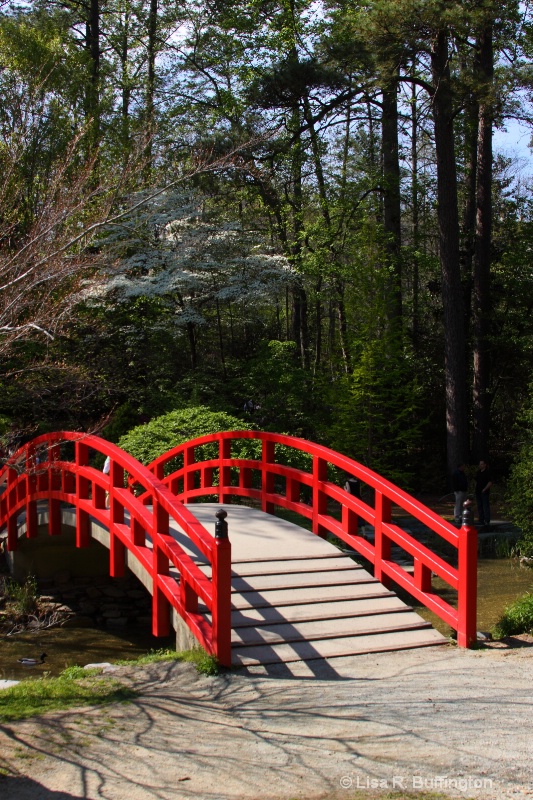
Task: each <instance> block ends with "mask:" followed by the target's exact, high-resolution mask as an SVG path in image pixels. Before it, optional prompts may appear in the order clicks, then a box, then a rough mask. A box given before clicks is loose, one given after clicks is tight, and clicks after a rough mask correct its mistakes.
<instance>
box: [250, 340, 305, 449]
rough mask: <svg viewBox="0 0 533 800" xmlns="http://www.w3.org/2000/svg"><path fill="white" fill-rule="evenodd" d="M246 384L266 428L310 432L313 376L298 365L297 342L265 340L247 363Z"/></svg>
mask: <svg viewBox="0 0 533 800" xmlns="http://www.w3.org/2000/svg"><path fill="white" fill-rule="evenodd" d="M244 384H245V389H246V392H247V394H248V396H249V397H250V398H252V400H253V401H254V403H256V405H258V406H259V408H258V410H257V412H256V414H255V418H257V419H258V420H259V421H260V425H261V428H262V429H263V430H274V431H277V432H281V431H283V432H284V433H289V434H291V435H293V436H304V437H306V436H307V435H308V433H309V430H310V428H311V423H310V420H309V411H310V402H309V401H310V392H309V376H308V374H307V373H306V371H305V370H304V369H303V368H302V367H301V366H299V364H298V361H297V359H296V345H295V343H294V342H281V341H277V340H272V341H269V342H263V343H262V346H261V348H260V350H259V351H258V353H257V356H256V357H255V358H254V359H252V360H251V361H250V362H249V363H248V365H247V374H246V378H245V381H244Z"/></svg>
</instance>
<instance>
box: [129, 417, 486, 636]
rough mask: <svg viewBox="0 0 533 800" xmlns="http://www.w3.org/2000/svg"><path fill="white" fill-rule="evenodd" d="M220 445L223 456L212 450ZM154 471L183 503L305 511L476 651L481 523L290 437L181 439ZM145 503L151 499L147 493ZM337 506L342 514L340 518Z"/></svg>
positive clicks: (321, 530) (234, 434) (318, 530)
mask: <svg viewBox="0 0 533 800" xmlns="http://www.w3.org/2000/svg"><path fill="white" fill-rule="evenodd" d="M213 448H215V452H214V453H213V452H210V449H211V451H212V450H213ZM243 453H244V455H243ZM206 454H207V457H206ZM176 464H177V465H178V466H177V468H176ZM149 469H150V470H151V471H152V472H153V473H154V475H155V476H157V478H159V479H160V480H161V481H162V482H163V483H164V484H165V485H166V486H168V487H169V489H170V491H171V493H172V494H173V495H174V496H176V497H177V498H178V499H179V500H180V501H183V502H184V503H187V502H194V501H196V500H198V499H199V498H202V497H203V498H205V497H206V496H210V497H216V498H218V500H219V501H220V502H229V501H230V499H231V497H233V496H239V497H246V498H249V499H250V500H254V501H256V502H258V503H259V504H260V505H261V508H262V510H263V511H266V512H268V513H273V512H274V509H275V507H276V506H280V507H281V508H285V509H288V510H290V511H293V512H296V513H297V514H300V515H301V516H303V517H305V518H307V519H308V520H310V521H311V525H312V530H313V532H314V533H315V534H317V535H319V536H323V537H325V536H326V535H327V534H328V533H330V534H333V535H334V536H336V537H337V538H338V539H340V540H342V542H344V543H345V544H347V545H348V546H349V547H351V548H352V549H353V550H355V551H356V552H357V553H359V554H360V555H362V556H363V557H364V558H365V559H367V560H368V561H369V562H370V563H371V564H372V565H373V567H374V575H375V577H376V578H377V579H378V580H379V581H381V582H382V583H383V584H384V585H385V586H389V585H390V583H391V582H392V581H394V582H395V583H396V584H397V585H398V586H400V587H401V588H402V589H404V590H406V591H407V592H409V593H410V594H411V595H412V596H413V597H414V598H416V600H418V601H419V602H420V603H422V604H423V605H425V606H426V607H427V608H428V609H430V610H431V611H433V612H434V613H435V614H436V615H437V616H439V617H440V618H441V619H442V620H444V622H446V623H447V624H448V625H450V627H451V628H453V629H455V630H456V631H457V643H458V644H459V645H460V646H462V647H468V646H470V644H472V643H473V642H474V641H475V640H476V603H477V533H476V529H475V528H474V527H473V526H471V525H463V526H462V528H460V529H459V530H458V529H456V528H455V527H453V526H452V525H450V524H449V523H448V522H447V521H446V520H444V519H442V517H439V516H438V515H437V514H435V513H434V512H433V511H431V510H430V509H429V508H427V507H426V506H424V505H423V504H422V503H420V502H418V501H417V500H415V499H414V498H413V497H411V496H410V495H408V494H407V493H406V492H404V491H403V490H402V489H400V488H398V487H397V486H395V485H394V484H392V483H390V482H389V481H387V480H385V479H384V478H382V477H380V476H379V475H378V474H377V473H375V472H373V471H372V470H369V469H367V468H366V467H364V466H363V465H362V464H359V463H358V462H356V461H354V460H353V459H350V458H348V457H346V456H343V455H341V454H339V453H336V452H335V451H333V450H330V449H329V448H326V447H323V446H321V445H317V444H313V443H311V442H308V441H306V440H304V439H297V438H294V437H291V436H283V435H279V434H274V433H265V432H257V431H231V432H224V433H216V434H211V435H208V436H203V437H201V438H199V439H195V440H194V441H190V442H187V443H185V444H182V445H179V446H177V447H175V448H173V449H172V450H170V451H169V452H167V453H165V454H164V455H162V456H161V457H160V458H157V459H156V460H155V461H153V462H152V463H151V464H150V465H149ZM339 474H342V475H344V476H345V477H346V476H353V477H355V478H356V479H358V480H359V481H360V482H361V483H362V484H364V486H365V487H366V491H367V493H368V494H370V495H372V497H373V500H372V501H371V502H370V501H369V502H367V501H366V500H363V499H361V498H359V497H356V496H354V495H352V494H350V493H349V492H347V491H345V489H344V488H343V487H342V486H340V485H339V483H338V482H337V480H338V479H339ZM339 482H340V481H339ZM342 483H343V484H344V479H343V480H342ZM140 499H141V500H142V502H149V497H148V496H147V495H146V496H144V497H141V498H140ZM332 507H333V508H336V509H337V511H338V513H337V515H336V516H335V515H334V513H332ZM393 508H394V509H395V510H396V509H399V510H400V511H403V512H404V513H407V514H408V515H410V516H412V517H414V518H415V519H416V520H418V521H419V522H421V523H422V524H423V525H425V526H426V527H427V528H428V529H429V530H430V531H432V532H433V534H435V535H436V536H437V537H438V539H437V541H439V542H445V543H446V547H447V549H448V550H450V551H451V557H450V558H449V559H448V558H446V559H445V558H443V557H442V556H441V555H439V554H438V553H436V552H433V551H432V550H431V549H430V548H429V547H428V546H426V545H425V544H423V543H421V542H419V541H418V540H417V539H416V538H415V537H414V536H412V535H411V534H410V533H409V532H408V531H406V530H403V529H402V528H401V527H400V526H399V525H397V524H395V522H394V520H393V516H392V511H393ZM359 520H363V521H364V522H366V523H368V524H369V525H371V526H373V529H374V541H373V542H371V541H368V540H367V539H366V538H365V537H364V536H363V535H361V533H360V530H359ZM393 545H396V546H399V547H400V548H401V549H402V550H403V551H404V552H405V553H406V554H408V555H409V556H411V557H412V559H413V563H414V569H413V573H412V574H410V573H409V572H408V571H407V570H405V569H404V568H403V567H402V566H400V564H398V563H397V562H396V561H395V560H394V559H393V558H392V553H391V551H392V546H393ZM437 549H440V548H437ZM433 575H437V576H438V577H439V578H441V579H442V580H443V581H444V582H445V583H446V584H447V585H448V586H449V587H450V588H451V589H452V590H453V592H454V593H456V597H457V601H456V603H455V605H454V604H453V603H449V602H447V600H445V599H444V598H443V597H441V596H440V595H439V594H438V593H437V592H436V591H435V590H434V588H433V585H432V576H433Z"/></svg>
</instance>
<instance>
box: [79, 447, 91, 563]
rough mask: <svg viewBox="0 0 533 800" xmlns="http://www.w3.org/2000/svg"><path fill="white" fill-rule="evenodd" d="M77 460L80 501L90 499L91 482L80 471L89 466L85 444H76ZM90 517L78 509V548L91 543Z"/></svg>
mask: <svg viewBox="0 0 533 800" xmlns="http://www.w3.org/2000/svg"><path fill="white" fill-rule="evenodd" d="M75 454H76V455H75V459H76V496H77V498H78V500H88V499H89V489H90V485H91V482H90V481H89V479H88V478H84V477H83V476H82V475H80V473H79V470H80V468H82V467H87V466H88V465H89V448H88V447H87V445H86V444H84V443H83V442H80V441H78V442H76V443H75ZM89 524H90V517H89V514H88V513H87V512H86V511H82V510H81V508H80V507H79V506H77V508H76V547H88V546H89V542H90V535H89Z"/></svg>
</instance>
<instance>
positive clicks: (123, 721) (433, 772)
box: [0, 646, 533, 800]
mask: <svg viewBox="0 0 533 800" xmlns="http://www.w3.org/2000/svg"><path fill="white" fill-rule="evenodd" d="M114 676H115V677H121V678H123V679H124V680H129V681H132V682H133V683H134V684H135V685H136V686H137V687H138V688H139V689H140V690H141V695H140V696H139V697H138V698H137V699H135V700H134V701H133V702H132V703H127V704H121V705H116V706H108V707H106V708H100V709H94V708H91V709H84V710H83V711H68V712H56V713H52V714H48V715H45V716H43V717H40V718H38V719H33V720H28V721H25V722H19V723H13V724H9V725H4V726H0V766H1V767H2V772H3V773H4V774H8V775H9V777H4V778H1V777H0V797H1V798H2V800H67V798H88V799H90V800H97V798H98V799H100V798H105V799H106V800H182V799H183V800H267V798H270V799H271V800H272V799H273V798H276V800H285V799H286V800H289V798H291V799H294V798H306V800H314V798H324V797H328V798H335V800H337V798H345V800H352V798H353V797H354V795H355V794H356V793H355V790H356V789H357V788H359V790H360V793H357V795H356V796H357V797H358V798H363V797H364V798H367V797H369V798H372V797H375V798H377V797H380V795H382V792H383V790H387V791H391V790H393V789H405V790H408V791H411V792H412V791H417V790H425V791H435V792H443V794H445V795H447V796H450V797H479V798H483V800H491V799H492V798H509V797H520V798H532V799H533V730H532V729H533V682H532V678H533V647H524V648H521V649H509V650H503V649H489V650H478V651H464V650H458V649H456V648H454V647H451V646H449V647H448V646H446V647H440V648H432V649H426V650H414V651H404V652H399V653H389V654H383V655H379V656H376V655H373V656H370V655H368V656H358V657H355V658H346V659H335V660H332V661H330V662H315V663H314V666H313V668H310V667H309V665H305V664H301V663H300V664H295V665H291V666H290V669H289V668H288V666H287V665H285V666H281V667H276V668H269V670H268V672H267V671H266V670H264V669H259V668H254V669H250V670H248V671H236V672H232V673H229V674H225V675H220V676H218V677H215V678H207V677H204V676H199V675H197V673H196V672H195V670H194V668H193V667H191V666H190V665H186V664H180V663H174V664H168V663H167V664H156V665H152V666H150V667H147V668H143V669H138V670H137V671H136V672H133V670H132V668H123V667H119V668H117V672H115V673H114ZM380 789H381V791H380Z"/></svg>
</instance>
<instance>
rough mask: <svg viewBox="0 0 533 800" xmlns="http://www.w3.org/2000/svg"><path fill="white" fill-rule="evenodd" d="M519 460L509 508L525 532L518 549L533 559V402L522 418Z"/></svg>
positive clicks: (510, 485)
mask: <svg viewBox="0 0 533 800" xmlns="http://www.w3.org/2000/svg"><path fill="white" fill-rule="evenodd" d="M532 388H533V387H532ZM522 423H523V426H522V430H521V439H522V445H521V447H520V450H519V453H518V456H517V457H516V460H515V462H514V464H513V467H512V470H511V474H510V476H509V482H508V492H507V507H508V511H509V515H510V517H511V519H512V520H513V522H514V523H515V524H516V525H517V526H518V527H519V528H520V530H521V538H520V540H519V542H518V547H519V549H520V552H521V553H522V554H523V555H533V402H531V400H530V401H529V406H528V407H527V408H526V409H525V410H524V412H523V414H522Z"/></svg>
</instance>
